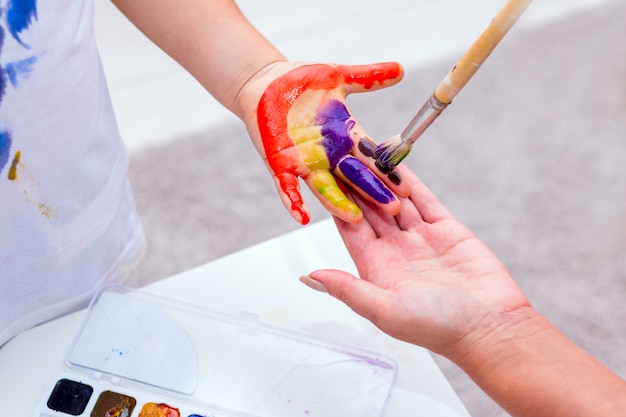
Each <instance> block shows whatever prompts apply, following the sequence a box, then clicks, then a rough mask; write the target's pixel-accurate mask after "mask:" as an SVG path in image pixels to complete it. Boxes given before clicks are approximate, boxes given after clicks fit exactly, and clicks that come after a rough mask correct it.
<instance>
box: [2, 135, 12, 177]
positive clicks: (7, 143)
mask: <svg viewBox="0 0 626 417" xmlns="http://www.w3.org/2000/svg"><path fill="white" fill-rule="evenodd" d="M11 142H13V140H12V139H11V134H10V133H9V132H6V131H4V132H0V172H1V171H2V170H3V169H4V166H5V165H6V164H7V162H9V156H10V152H11Z"/></svg>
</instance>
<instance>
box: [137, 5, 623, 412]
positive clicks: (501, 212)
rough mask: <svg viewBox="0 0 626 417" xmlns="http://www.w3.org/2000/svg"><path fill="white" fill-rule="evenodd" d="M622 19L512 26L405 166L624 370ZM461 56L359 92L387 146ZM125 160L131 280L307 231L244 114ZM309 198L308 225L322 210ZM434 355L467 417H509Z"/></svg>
mask: <svg viewBox="0 0 626 417" xmlns="http://www.w3.org/2000/svg"><path fill="white" fill-rule="evenodd" d="M624 22H626V2H623V1H621V0H615V1H612V2H608V3H605V4H603V5H602V6H601V7H598V8H596V9H595V10H591V11H590V10H587V11H585V12H581V13H578V14H574V15H570V16H568V17H567V18H565V19H564V20H561V21H557V22H552V23H550V24H549V25H548V26H543V27H537V28H533V29H527V30H518V31H513V32H512V33H511V34H510V35H509V37H508V38H506V39H505V40H504V41H503V42H502V44H501V46H500V47H499V48H498V49H497V50H496V51H495V52H494V53H493V54H492V56H491V57H490V59H489V60H488V61H487V62H486V63H485V64H484V65H483V68H482V69H481V70H480V71H479V72H478V73H477V74H476V76H475V77H474V79H473V80H471V81H470V83H469V85H468V86H467V87H466V88H465V89H464V90H463V91H462V92H461V93H460V94H459V95H458V96H457V98H456V99H455V102H454V103H453V104H452V105H451V106H450V107H449V108H448V109H447V110H446V112H444V114H443V115H442V116H441V117H440V118H439V119H438V120H437V121H436V122H435V123H434V124H433V126H431V128H430V129H429V130H428V131H427V132H426V133H425V134H424V136H423V137H422V138H421V139H420V140H419V141H418V142H417V143H416V145H415V146H414V147H413V152H412V153H411V154H410V155H409V157H408V158H407V160H406V164H407V165H409V166H410V167H411V168H412V169H414V170H415V171H416V172H417V174H418V175H419V176H420V177H421V178H422V179H423V180H424V182H425V183H426V184H427V185H428V186H429V187H430V188H431V189H432V190H433V191H434V192H435V194H437V195H438V196H439V197H440V198H441V199H442V201H443V202H444V203H445V204H446V205H447V207H448V208H449V209H450V210H451V211H452V213H453V214H454V215H455V216H457V217H458V218H459V219H460V220H461V221H462V222H464V223H465V224H466V225H468V226H469V227H470V228H471V229H472V230H473V231H474V232H475V233H476V234H477V235H478V236H479V237H480V238H481V239H482V240H483V241H484V242H485V243H486V244H487V245H488V246H489V247H490V248H491V249H492V250H493V251H494V252H495V253H496V254H497V255H498V256H499V257H500V258H501V260H502V261H503V262H504V264H505V265H506V266H507V267H508V268H509V270H510V271H511V273H512V274H513V276H514V277H515V279H516V280H517V282H518V283H519V285H520V286H521V288H522V290H523V291H524V292H525V294H526V295H527V296H528V297H529V299H530V300H531V302H532V303H533V304H534V306H535V307H536V308H537V309H538V310H539V311H540V312H542V313H543V314H545V315H546V316H547V317H548V319H550V320H551V321H552V322H553V323H555V324H556V325H557V326H558V327H559V328H560V329H561V330H562V331H563V332H564V333H565V334H566V335H567V336H568V337H570V338H571V339H572V340H574V341H575V342H576V343H577V344H579V345H580V346H582V347H583V348H585V349H586V350H588V351H589V352H591V353H592V354H593V355H595V356H596V357H598V358H599V359H600V360H601V361H603V362H604V363H605V364H607V365H608V366H609V367H610V368H612V369H613V370H615V371H616V372H618V373H619V374H620V375H621V376H622V377H626V355H624V352H626V304H625V303H624V300H625V299H626V298H625V294H626V272H625V271H626V43H625V40H626V24H625V23H624ZM452 64H454V62H452V61H447V62H440V63H438V64H436V65H432V66H429V67H426V68H421V69H420V70H417V71H408V72H407V74H406V76H405V79H404V80H403V81H402V83H400V84H399V85H398V86H396V87H392V88H390V89H387V90H384V91H379V92H373V93H368V94H363V95H355V96H350V98H349V100H348V104H349V106H350V108H351V110H352V112H353V113H354V114H355V116H356V117H357V119H358V120H360V121H361V123H362V124H363V125H364V127H365V128H366V129H367V130H368V132H369V133H370V134H371V135H372V136H373V137H374V138H377V139H378V140H384V139H386V138H388V137H389V136H391V135H392V134H394V133H397V131H399V130H400V129H401V128H402V127H404V125H405V124H406V123H407V122H408V121H409V120H410V119H411V117H412V116H413V114H414V113H415V111H416V110H417V109H418V107H419V106H420V105H421V104H422V102H423V101H424V100H425V99H426V98H427V97H428V95H429V94H430V93H431V92H432V90H433V89H434V87H435V86H436V85H437V83H438V82H439V81H440V79H441V78H442V77H443V75H444V74H445V73H446V72H447V71H448V69H449V68H450V67H451V65H452ZM130 170H131V172H130V173H131V182H132V185H133V189H134V192H135V196H136V201H137V205H138V209H139V211H140V214H141V216H142V219H143V222H144V225H145V229H146V233H147V238H148V245H149V248H148V255H147V257H146V259H145V261H144V263H143V264H142V265H141V267H140V269H139V271H138V273H137V275H136V276H135V277H134V280H133V282H132V283H131V284H133V285H142V284H146V283H149V282H152V281H154V280H157V279H162V278H164V277H167V276H170V275H173V274H175V273H178V272H181V271H184V270H186V269H189V268H192V267H194V266H196V265H199V264H202V263H205V262H208V261H210V260H213V259H216V258H218V257H221V256H223V255H226V254H229V253H232V252H234V251H237V250H240V249H243V248H246V247H248V246H251V245H253V244H256V243H259V242H262V241H263V240H265V239H268V238H271V237H275V236H277V235H280V234H282V233H285V232H288V231H291V230H295V229H297V228H299V227H301V226H299V225H297V224H296V223H295V222H294V221H293V220H292V219H291V217H290V216H289V214H288V213H287V211H286V210H285V209H284V208H283V207H282V205H281V203H280V201H279V198H278V196H277V194H276V191H275V190H274V186H273V183H272V181H271V179H270V177H269V174H268V173H267V171H266V170H265V167H264V165H263V163H262V161H261V160H260V158H259V157H258V156H257V154H256V152H255V150H254V149H253V147H252V146H250V142H249V139H248V136H247V134H246V132H245V129H244V127H243V126H242V125H241V124H239V123H236V122H230V121H229V122H228V123H225V124H222V125H220V126H218V127H216V128H214V129H211V130H208V131H205V132H201V133H199V134H195V135H193V136H188V137H181V138H178V139H177V140H176V141H173V142H171V143H167V144H164V145H160V146H155V147H151V148H148V149H146V150H144V151H142V152H138V153H134V154H132V157H131V166H130ZM305 197H306V201H307V202H308V205H309V207H310V209H311V211H312V218H313V221H317V220H321V219H323V218H326V217H327V214H326V213H325V212H324V210H322V208H321V207H320V205H319V204H318V203H317V201H315V199H314V198H313V197H312V196H311V195H309V194H307V195H306V196H305ZM269 262H271V259H268V263H269ZM319 267H320V268H323V267H324V265H320V266H319ZM302 272H303V273H306V272H308V271H302ZM259 279H263V277H259ZM294 279H297V277H294ZM436 360H437V361H438V363H439V364H440V366H441V367H442V369H443V370H444V372H445V374H446V375H447V376H448V378H449V379H450V381H451V383H452V385H453V387H454V388H455V389H456V391H457V393H458V394H459V396H460V397H461V399H462V400H463V402H464V403H465V404H466V406H467V408H468V410H469V411H470V413H472V415H474V416H480V417H490V416H494V417H495V416H505V415H506V413H504V412H503V411H501V410H500V409H499V408H498V407H497V406H496V405H495V404H494V403H493V402H492V401H491V400H489V399H488V398H487V397H486V396H485V395H484V394H482V393H481V392H480V390H479V389H478V388H477V387H476V386H475V385H474V384H473V383H472V382H471V381H470V380H469V379H468V378H467V377H466V376H465V375H464V374H463V373H462V372H460V371H459V370H458V369H457V368H456V367H455V366H454V365H452V364H450V363H448V362H447V361H446V360H445V359H442V358H436ZM417 415H419V412H417V413H416V416H417Z"/></svg>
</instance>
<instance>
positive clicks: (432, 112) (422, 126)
mask: <svg viewBox="0 0 626 417" xmlns="http://www.w3.org/2000/svg"><path fill="white" fill-rule="evenodd" d="M447 106H448V105H447V104H445V103H442V102H441V101H439V100H437V98H436V97H435V96H434V95H431V96H430V98H429V99H428V101H426V103H424V105H423V106H422V108H421V109H420V110H419V111H418V112H417V114H416V115H415V117H414V118H413V120H411V122H410V123H409V124H408V126H407V127H406V129H404V131H403V132H402V134H401V135H400V138H401V139H402V142H404V143H406V144H408V145H412V144H413V143H414V142H415V141H416V140H417V138H419V137H420V135H421V134H422V133H424V131H425V130H426V129H427V128H428V126H430V124H431V123H432V122H433V121H434V120H435V119H436V118H437V117H438V116H439V115H440V114H441V112H442V111H443V110H444V109H445V108H446V107H447Z"/></svg>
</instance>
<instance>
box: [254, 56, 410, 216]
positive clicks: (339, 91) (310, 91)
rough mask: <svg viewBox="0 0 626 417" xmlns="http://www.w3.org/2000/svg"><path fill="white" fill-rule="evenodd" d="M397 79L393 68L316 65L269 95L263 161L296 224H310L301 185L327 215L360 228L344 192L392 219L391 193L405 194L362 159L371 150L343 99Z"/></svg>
mask: <svg viewBox="0 0 626 417" xmlns="http://www.w3.org/2000/svg"><path fill="white" fill-rule="evenodd" d="M401 78H402V68H401V67H400V65H399V64H397V63H381V64H373V65H361V66H332V65H323V64H314V65H304V66H301V67H297V68H295V69H293V70H291V71H289V72H287V73H286V74H284V75H282V76H280V77H279V78H277V79H275V80H274V81H273V82H272V83H271V84H270V85H269V86H268V87H267V89H266V90H265V92H264V94H263V95H262V97H261V99H260V101H259V105H258V109H257V117H258V124H259V131H260V134H261V139H262V142H263V148H264V151H265V158H266V161H267V164H268V165H269V167H270V169H271V171H272V174H273V175H274V178H275V183H276V187H277V189H278V192H279V194H280V196H281V199H282V201H283V204H284V205H285V206H286V207H287V209H288V210H289V211H290V212H291V214H292V216H293V217H294V218H295V219H296V220H297V221H299V222H300V223H301V224H306V223H308V222H309V220H310V214H309V212H308V210H307V209H306V206H305V204H304V201H303V199H302V195H301V193H300V187H299V178H302V179H303V180H304V181H305V182H306V183H307V185H308V186H309V188H310V189H311V190H312V191H313V193H314V194H315V195H316V196H317V197H318V199H319V200H320V201H321V202H322V204H323V205H324V207H326V209H327V210H329V211H330V212H331V213H332V214H334V215H335V216H337V217H340V218H342V219H344V220H346V221H350V222H358V221H360V220H361V218H362V213H361V210H360V209H359V207H358V206H357V205H356V204H354V203H353V202H352V201H350V200H349V199H348V198H347V197H346V193H345V191H346V189H345V187H343V184H347V185H348V186H349V187H351V188H352V189H354V190H356V191H358V192H359V193H360V194H361V195H362V196H363V197H364V198H366V199H367V200H369V201H371V202H373V203H375V204H377V205H379V206H381V207H382V208H383V209H384V210H385V211H387V212H389V213H392V214H395V213H397V211H398V210H399V207H400V202H399V200H398V199H397V197H396V195H395V194H394V192H395V193H396V194H399V195H402V194H406V193H404V192H402V190H403V189H402V186H401V184H400V183H401V182H400V180H399V177H398V176H397V174H396V173H395V172H388V173H384V172H382V171H380V170H379V169H378V168H376V166H375V160H374V159H373V158H371V157H370V156H368V151H367V150H368V149H372V147H374V148H375V146H376V145H375V143H374V142H373V141H372V140H371V139H369V137H368V136H367V135H366V134H365V132H364V131H363V129H362V128H361V127H360V125H359V124H358V123H357V122H356V121H355V120H354V119H353V118H352V115H351V114H350V112H349V110H348V108H347V107H346V105H345V99H346V96H347V95H348V94H350V93H355V92H363V91H373V90H375V89H379V88H383V87H387V86H390V85H393V84H395V83H397V82H398V81H399V80H400V79H401ZM375 172H376V174H375ZM336 178H339V179H340V180H341V181H340V182H339V183H338V182H337V180H336ZM342 183H343V184H342ZM340 184H341V185H340ZM392 190H393V191H392Z"/></svg>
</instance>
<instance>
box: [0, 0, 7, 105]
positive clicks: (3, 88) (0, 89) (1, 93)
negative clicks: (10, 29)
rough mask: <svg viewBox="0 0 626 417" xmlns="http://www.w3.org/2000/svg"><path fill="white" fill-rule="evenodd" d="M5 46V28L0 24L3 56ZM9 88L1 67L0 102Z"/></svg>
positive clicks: (0, 49) (0, 47)
mask: <svg viewBox="0 0 626 417" xmlns="http://www.w3.org/2000/svg"><path fill="white" fill-rule="evenodd" d="M1 16H2V10H1V9H0V17H1ZM3 46H4V29H3V28H2V27H1V26H0V56H2V47H3ZM6 89H7V79H6V74H5V72H4V68H2V67H0V104H2V97H4V93H5V91H6Z"/></svg>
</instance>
